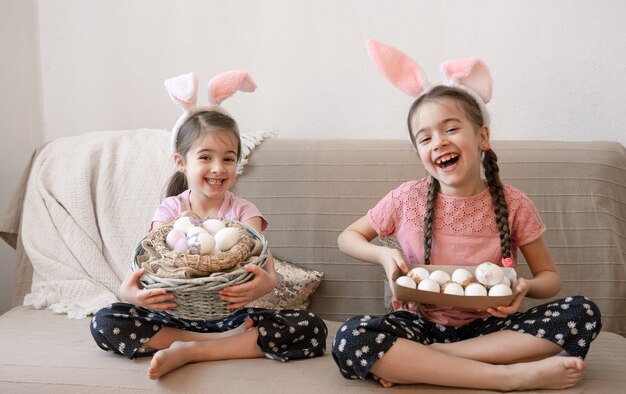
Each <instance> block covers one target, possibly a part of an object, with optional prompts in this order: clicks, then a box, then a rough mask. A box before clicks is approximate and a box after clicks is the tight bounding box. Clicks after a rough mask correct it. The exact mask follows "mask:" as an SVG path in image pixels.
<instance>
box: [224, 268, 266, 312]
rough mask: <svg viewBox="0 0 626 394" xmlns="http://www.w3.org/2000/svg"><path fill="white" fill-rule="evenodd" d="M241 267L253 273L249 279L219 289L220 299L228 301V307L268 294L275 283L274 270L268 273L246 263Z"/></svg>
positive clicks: (231, 307)
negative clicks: (252, 276)
mask: <svg viewBox="0 0 626 394" xmlns="http://www.w3.org/2000/svg"><path fill="white" fill-rule="evenodd" d="M243 268H244V269H245V270H246V271H248V272H252V274H254V278H253V279H252V280H251V281H249V282H246V283H243V284H240V285H237V286H229V287H226V288H224V289H222V290H220V299H222V300H224V301H226V302H229V304H228V306H227V308H228V309H236V308H242V307H244V306H246V305H248V304H249V303H250V302H252V301H254V300H256V299H258V298H260V297H263V296H264V295H266V294H268V293H269V292H270V291H272V290H273V289H274V286H275V285H276V274H275V273H274V272H272V273H269V272H267V271H265V270H264V269H263V268H261V267H259V266H258V265H256V264H246V265H244V267H243Z"/></svg>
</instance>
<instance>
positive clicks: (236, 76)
mask: <svg viewBox="0 0 626 394" xmlns="http://www.w3.org/2000/svg"><path fill="white" fill-rule="evenodd" d="M238 90H239V91H242V92H254V91H255V90H256V84H255V83H254V81H253V80H252V77H250V75H248V73H246V72H243V71H239V70H235V71H227V72H224V73H221V74H218V75H216V76H215V77H213V78H211V81H210V82H209V100H210V101H211V102H212V103H213V104H218V105H219V104H221V103H222V101H224V100H225V99H227V98H229V97H231V96H232V95H234V94H235V93H236V92H237V91H238Z"/></svg>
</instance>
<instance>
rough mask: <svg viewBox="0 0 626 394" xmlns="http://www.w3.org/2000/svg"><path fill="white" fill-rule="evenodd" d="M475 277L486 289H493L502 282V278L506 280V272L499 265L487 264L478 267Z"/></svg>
mask: <svg viewBox="0 0 626 394" xmlns="http://www.w3.org/2000/svg"><path fill="white" fill-rule="evenodd" d="M474 275H476V280H477V281H478V282H480V283H481V284H483V285H484V286H486V287H491V286H494V285H497V284H498V283H500V282H502V278H504V270H503V269H502V267H500V266H499V265H495V264H494V263H490V262H485V263H481V264H479V265H478V266H477V267H476V270H475V271H474Z"/></svg>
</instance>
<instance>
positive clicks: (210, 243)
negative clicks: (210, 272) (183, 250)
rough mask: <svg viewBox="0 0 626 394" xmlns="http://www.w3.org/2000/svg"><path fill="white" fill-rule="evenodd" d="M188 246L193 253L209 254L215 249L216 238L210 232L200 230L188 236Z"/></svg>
mask: <svg viewBox="0 0 626 394" xmlns="http://www.w3.org/2000/svg"><path fill="white" fill-rule="evenodd" d="M187 248H188V250H189V253H192V254H209V252H211V251H212V250H213V249H215V239H214V238H213V236H212V235H211V234H209V233H208V232H206V231H204V232H200V233H196V234H194V235H192V236H191V237H188V239H187Z"/></svg>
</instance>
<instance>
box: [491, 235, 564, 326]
mask: <svg viewBox="0 0 626 394" xmlns="http://www.w3.org/2000/svg"><path fill="white" fill-rule="evenodd" d="M520 250H521V251H522V254H523V255H524V258H525V259H526V263H528V267H529V268H530V272H531V273H532V275H533V278H532V279H524V278H520V279H519V281H518V283H517V292H518V294H517V296H516V297H515V299H514V300H513V302H512V303H511V305H509V306H499V307H498V308H496V309H493V308H488V309H487V311H488V312H489V313H491V314H492V315H494V316H497V317H506V316H508V315H510V314H512V313H515V312H517V311H518V309H519V307H520V305H521V303H522V300H523V299H524V297H526V296H528V297H530V298H540V299H543V298H550V297H553V296H555V295H556V294H557V293H558V292H559V290H561V276H560V275H559V273H558V272H557V270H556V266H555V265H554V262H553V261H552V257H551V256H550V252H549V251H548V248H547V247H546V244H545V243H544V242H543V238H539V239H538V240H536V241H533V242H531V243H529V244H526V245H524V246H520Z"/></svg>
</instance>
